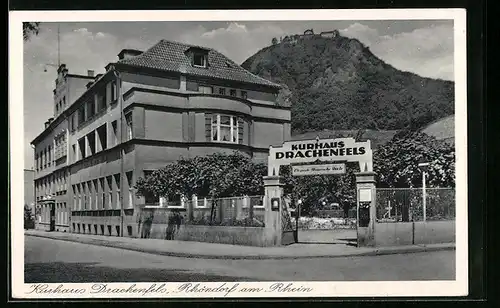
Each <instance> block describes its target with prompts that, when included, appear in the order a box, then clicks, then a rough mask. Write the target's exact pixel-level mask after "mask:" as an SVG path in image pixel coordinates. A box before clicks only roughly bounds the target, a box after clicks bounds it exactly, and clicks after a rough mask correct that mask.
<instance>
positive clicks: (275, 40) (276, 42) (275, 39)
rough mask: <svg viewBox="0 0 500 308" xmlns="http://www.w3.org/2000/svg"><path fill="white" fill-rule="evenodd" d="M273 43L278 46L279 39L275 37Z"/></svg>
mask: <svg viewBox="0 0 500 308" xmlns="http://www.w3.org/2000/svg"><path fill="white" fill-rule="evenodd" d="M271 43H272V44H273V45H276V44H278V39H277V38H275V37H273V39H272V41H271Z"/></svg>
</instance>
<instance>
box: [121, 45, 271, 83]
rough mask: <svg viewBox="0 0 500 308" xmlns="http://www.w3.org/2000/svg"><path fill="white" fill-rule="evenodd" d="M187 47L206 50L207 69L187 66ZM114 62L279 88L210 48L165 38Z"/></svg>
mask: <svg viewBox="0 0 500 308" xmlns="http://www.w3.org/2000/svg"><path fill="white" fill-rule="evenodd" d="M190 48H201V49H205V50H207V51H208V68H201V67H193V66H192V65H191V62H190V59H189V58H188V57H187V56H186V54H185V52H186V51H187V50H189V49H190ZM118 63H121V64H127V65H131V66H136V67H146V68H152V69H159V70H164V71H170V72H179V73H185V74H188V75H194V76H200V77H209V78H217V79H223V80H232V81H238V82H243V83H251V84H256V85H264V86H269V87H274V88H279V87H280V86H279V85H278V84H275V83H273V82H271V81H269V80H266V79H264V78H261V77H259V76H256V75H254V74H252V73H250V72H249V71H247V70H245V69H244V68H242V67H241V66H239V65H238V64H236V63H234V62H233V61H231V60H230V59H229V58H227V57H226V56H224V55H223V54H221V53H220V52H218V51H216V50H214V49H211V48H206V47H201V46H194V45H188V44H183V43H178V42H172V41H167V40H161V41H160V42H158V43H157V44H156V45H154V46H153V47H151V48H149V49H148V50H146V51H145V52H144V53H142V54H140V55H138V56H135V57H131V58H127V59H122V60H120V61H118Z"/></svg>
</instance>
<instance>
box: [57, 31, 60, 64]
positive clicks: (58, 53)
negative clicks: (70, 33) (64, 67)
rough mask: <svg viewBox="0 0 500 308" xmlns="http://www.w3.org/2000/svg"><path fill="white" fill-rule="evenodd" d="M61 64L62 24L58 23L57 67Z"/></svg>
mask: <svg viewBox="0 0 500 308" xmlns="http://www.w3.org/2000/svg"><path fill="white" fill-rule="evenodd" d="M59 66H61V25H60V24H58V25H57V67H59Z"/></svg>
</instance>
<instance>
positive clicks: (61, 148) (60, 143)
mask: <svg viewBox="0 0 500 308" xmlns="http://www.w3.org/2000/svg"><path fill="white" fill-rule="evenodd" d="M55 144H56V148H55V160H58V159H59V158H62V157H65V156H66V151H67V150H66V133H62V134H60V135H59V136H57V137H56V138H55Z"/></svg>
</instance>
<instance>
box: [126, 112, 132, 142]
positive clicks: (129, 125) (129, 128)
mask: <svg viewBox="0 0 500 308" xmlns="http://www.w3.org/2000/svg"><path fill="white" fill-rule="evenodd" d="M125 121H126V122H127V136H126V137H127V140H131V139H132V138H133V134H132V124H133V123H132V112H129V113H127V114H126V115H125Z"/></svg>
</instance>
